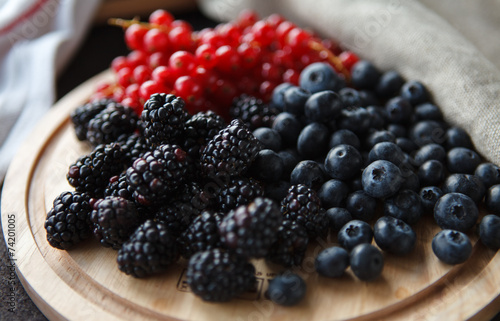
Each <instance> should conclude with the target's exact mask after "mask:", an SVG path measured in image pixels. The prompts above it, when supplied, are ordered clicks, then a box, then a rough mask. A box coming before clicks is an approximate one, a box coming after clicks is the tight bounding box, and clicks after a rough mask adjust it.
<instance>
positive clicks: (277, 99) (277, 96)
mask: <svg viewBox="0 0 500 321" xmlns="http://www.w3.org/2000/svg"><path fill="white" fill-rule="evenodd" d="M291 86H293V85H292V84H291V83H288V82H284V83H282V84H279V85H278V86H276V87H275V88H274V90H273V93H272V95H271V105H272V106H274V107H275V108H277V109H278V110H280V111H283V107H284V105H285V102H284V100H283V94H284V92H285V90H286V89H287V88H289V87H291Z"/></svg>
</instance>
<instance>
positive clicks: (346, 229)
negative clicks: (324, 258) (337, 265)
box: [337, 220, 373, 251]
mask: <svg viewBox="0 0 500 321" xmlns="http://www.w3.org/2000/svg"><path fill="white" fill-rule="evenodd" d="M337 239H338V242H339V244H340V246H342V247H343V248H345V249H346V250H348V251H350V250H352V249H353V248H354V247H355V246H356V245H358V244H362V243H371V242H372V239H373V230H372V227H371V226H370V224H368V223H366V222H364V221H360V220H352V221H350V222H348V223H347V224H345V225H344V226H342V228H341V229H340V231H339V232H338V234H337Z"/></svg>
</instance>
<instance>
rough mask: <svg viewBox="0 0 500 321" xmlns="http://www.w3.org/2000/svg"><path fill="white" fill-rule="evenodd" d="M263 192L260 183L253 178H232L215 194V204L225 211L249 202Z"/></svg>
mask: <svg viewBox="0 0 500 321" xmlns="http://www.w3.org/2000/svg"><path fill="white" fill-rule="evenodd" d="M263 194H264V189H263V187H262V184H261V183H260V182H259V181H258V180H255V179H253V178H245V177H240V178H233V179H231V180H230V181H229V183H228V184H227V185H225V186H223V187H222V188H221V189H220V192H219V194H218V196H217V206H218V208H219V209H220V210H221V211H222V212H223V213H227V212H229V211H230V210H232V209H235V208H237V207H239V206H241V205H247V204H249V203H251V202H252V201H253V200H254V199H255V198H257V197H261V196H263Z"/></svg>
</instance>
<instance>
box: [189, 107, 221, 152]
mask: <svg viewBox="0 0 500 321" xmlns="http://www.w3.org/2000/svg"><path fill="white" fill-rule="evenodd" d="M225 126H226V125H225V122H224V119H222V117H221V116H219V115H217V114H216V113H215V112H213V111H206V112H199V113H197V114H195V115H193V116H192V117H191V118H190V119H189V120H188V121H187V122H186V126H185V129H184V136H183V138H184V140H183V142H182V147H183V149H184V150H185V151H186V153H188V154H189V155H190V156H191V157H193V158H199V157H200V153H201V151H202V150H203V148H204V147H205V146H206V145H207V143H208V142H209V141H210V140H211V139H212V138H213V137H214V136H215V135H217V134H218V133H219V131H220V130H222V129H223V128H224V127H225Z"/></svg>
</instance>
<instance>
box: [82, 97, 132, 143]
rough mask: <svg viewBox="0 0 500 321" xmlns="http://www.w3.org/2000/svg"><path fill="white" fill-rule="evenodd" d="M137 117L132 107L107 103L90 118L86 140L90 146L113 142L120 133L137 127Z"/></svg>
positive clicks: (125, 132) (128, 132)
mask: <svg viewBox="0 0 500 321" xmlns="http://www.w3.org/2000/svg"><path fill="white" fill-rule="evenodd" d="M138 119H139V118H138V116H137V114H136V113H135V111H134V110H133V109H132V108H130V107H126V106H123V105H121V104H119V103H109V104H108V105H107V106H106V108H105V109H104V110H102V111H101V112H100V113H99V114H97V115H96V116H95V117H94V118H92V119H91V120H90V122H89V125H88V131H87V140H88V141H89V142H90V144H92V146H97V145H100V144H108V143H112V142H115V141H116V140H117V139H118V137H120V135H123V134H132V133H133V132H134V131H135V130H136V129H137V121H138Z"/></svg>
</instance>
